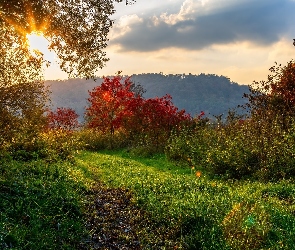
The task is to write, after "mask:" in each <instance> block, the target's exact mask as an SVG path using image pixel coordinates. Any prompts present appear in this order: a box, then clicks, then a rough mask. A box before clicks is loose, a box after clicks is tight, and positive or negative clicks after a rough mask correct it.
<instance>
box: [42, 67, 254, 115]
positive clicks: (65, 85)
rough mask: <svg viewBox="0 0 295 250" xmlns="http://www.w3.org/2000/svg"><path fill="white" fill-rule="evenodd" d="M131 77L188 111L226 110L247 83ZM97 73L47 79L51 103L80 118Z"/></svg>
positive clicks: (150, 94)
mask: <svg viewBox="0 0 295 250" xmlns="http://www.w3.org/2000/svg"><path fill="white" fill-rule="evenodd" d="M131 80H132V81H133V82H134V83H135V84H136V85H141V86H142V87H143V88H144V89H145V93H144V94H143V96H144V97H145V98H154V97H156V96H158V97H161V96H164V95H165V94H169V95H171V96H172V98H173V99H172V102H173V103H174V105H175V106H177V107H178V108H179V109H185V110H186V112H188V113H190V114H191V115H193V116H194V115H195V114H198V113H199V112H200V111H204V112H205V113H206V114H207V115H219V114H222V113H226V112H227V111H228V109H232V108H235V107H237V106H238V105H240V104H243V103H244V102H245V101H244V99H243V98H242V97H243V94H244V93H248V91H249V90H248V86H245V85H239V84H238V83H235V82H232V81H231V80H230V79H229V78H228V77H225V76H218V75H215V74H203V73H202V74H199V75H192V74H188V75H186V74H169V75H164V74H162V73H146V74H135V75H132V76H131ZM102 81H103V79H102V78H101V77H98V78H96V81H94V80H92V79H90V80H85V79H69V80H62V81H61V80H59V81H47V82H46V85H47V86H50V90H51V92H52V94H51V100H52V105H53V107H69V108H72V109H74V110H75V111H76V112H77V113H78V114H79V115H80V120H81V118H83V114H84V110H85V106H87V98H88V97H89V94H88V91H91V90H92V89H93V88H94V87H95V86H98V85H100V84H101V83H102Z"/></svg>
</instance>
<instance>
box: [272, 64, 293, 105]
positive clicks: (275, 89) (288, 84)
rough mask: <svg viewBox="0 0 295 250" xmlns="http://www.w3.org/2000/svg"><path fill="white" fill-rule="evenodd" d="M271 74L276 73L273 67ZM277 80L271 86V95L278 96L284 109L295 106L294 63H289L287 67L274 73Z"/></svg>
mask: <svg viewBox="0 0 295 250" xmlns="http://www.w3.org/2000/svg"><path fill="white" fill-rule="evenodd" d="M271 71H272V72H276V69H275V68H274V67H272V68H271ZM276 74H277V75H276V76H277V78H278V80H277V81H276V82H274V83H272V84H271V95H272V96H275V95H276V96H280V97H281V98H282V100H283V101H284V103H285V106H286V107H290V108H291V107H292V108H294V106H295V63H294V62H292V61H291V62H289V63H288V64H287V66H285V67H284V68H282V69H281V70H280V71H279V72H276Z"/></svg>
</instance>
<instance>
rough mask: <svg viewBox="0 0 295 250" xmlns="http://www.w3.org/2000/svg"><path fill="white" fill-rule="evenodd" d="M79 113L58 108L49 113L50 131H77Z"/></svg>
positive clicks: (69, 109)
mask: <svg viewBox="0 0 295 250" xmlns="http://www.w3.org/2000/svg"><path fill="white" fill-rule="evenodd" d="M78 117H79V116H78V115H77V113H76V112H75V111H74V110H73V109H71V108H57V109H56V110H55V111H52V110H49V111H48V112H47V119H48V125H47V126H48V128H49V129H64V130H68V131H71V130H75V129H77V128H78V127H79V121H78Z"/></svg>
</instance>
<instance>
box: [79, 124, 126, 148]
mask: <svg viewBox="0 0 295 250" xmlns="http://www.w3.org/2000/svg"><path fill="white" fill-rule="evenodd" d="M77 139H78V140H79V142H80V147H82V148H84V149H87V150H104V149H119V148H124V147H126V146H127V145H128V141H127V138H126V136H125V134H124V133H122V132H119V131H117V132H115V133H114V134H111V133H104V132H101V131H97V130H95V129H83V130H81V131H78V132H77Z"/></svg>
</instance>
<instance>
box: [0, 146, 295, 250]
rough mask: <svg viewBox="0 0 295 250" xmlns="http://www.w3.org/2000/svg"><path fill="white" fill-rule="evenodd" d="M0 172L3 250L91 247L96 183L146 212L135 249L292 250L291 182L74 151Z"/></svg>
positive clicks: (4, 166)
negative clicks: (127, 195)
mask: <svg viewBox="0 0 295 250" xmlns="http://www.w3.org/2000/svg"><path fill="white" fill-rule="evenodd" d="M1 172H2V175H1V200H0V201H1V221H0V223H1V231H0V236H1V238H0V239H1V248H3V249H91V248H90V244H88V243H87V242H89V240H87V239H89V235H90V232H87V230H86V226H85V221H86V220H87V216H88V215H87V213H86V212H85V211H86V207H87V205H88V204H89V203H91V202H93V201H92V200H90V199H89V198H87V197H88V195H89V194H91V192H92V191H91V190H92V189H93V186H94V185H95V183H97V182H103V183H104V185H106V186H107V187H109V188H124V189H125V190H128V192H131V194H132V202H133V203H134V204H136V205H137V206H139V208H140V209H141V210H143V211H145V213H147V215H146V216H145V218H142V225H140V227H138V226H136V225H134V227H135V230H136V233H137V235H138V238H139V239H140V246H141V248H138V249H294V245H295V240H294V239H295V236H294V232H295V230H294V228H295V217H294V211H295V210H294V209H295V207H294V201H295V184H294V183H293V182H290V181H286V180H282V181H278V182H275V183H262V182H259V181H246V180H245V181H234V180H221V179H220V178H210V177H209V176H208V175H207V173H206V171H204V170H203V169H202V167H201V166H195V169H191V168H187V167H184V166H179V165H177V164H174V163H171V162H170V161H168V160H167V159H166V157H165V155H163V154H158V155H154V156H153V157H149V158H146V157H139V156H134V155H132V154H130V153H128V152H126V150H119V151H103V152H91V151H79V152H78V153H76V155H75V156H74V158H73V159H72V160H71V161H61V162H55V163H48V162H46V161H44V160H34V161H28V162H19V161H15V160H13V159H10V158H6V159H5V158H4V159H3V158H2V160H1ZM93 212H94V211H93ZM125 240H126V239H125ZM127 240H128V239H127ZM110 249H111V248H110ZM114 249H115V248H114ZM135 249H136V248H135Z"/></svg>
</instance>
